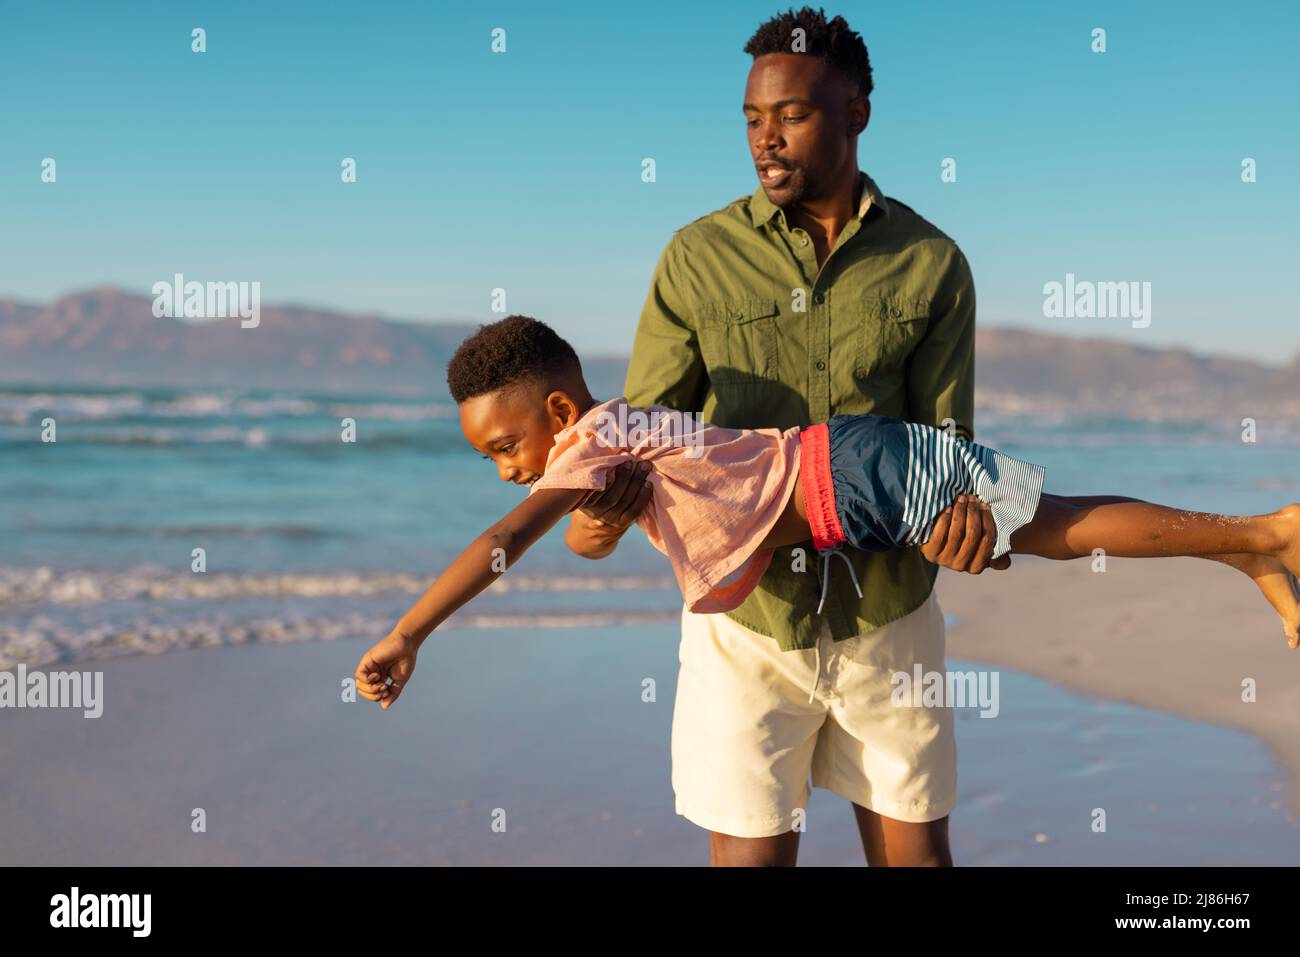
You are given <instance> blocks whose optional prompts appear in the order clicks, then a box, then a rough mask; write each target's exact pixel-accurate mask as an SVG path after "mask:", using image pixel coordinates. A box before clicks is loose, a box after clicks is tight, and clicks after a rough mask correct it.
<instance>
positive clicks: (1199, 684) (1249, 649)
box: [936, 557, 1300, 816]
mask: <svg viewBox="0 0 1300 957" xmlns="http://www.w3.org/2000/svg"><path fill="white" fill-rule="evenodd" d="M1012 561H1013V567H1012V568H1010V569H1007V570H1006V571H1002V572H997V571H992V572H988V571H986V572H985V573H983V574H981V575H978V576H974V575H962V574H958V573H956V572H950V571H948V570H946V569H941V570H940V577H939V579H938V582H937V585H936V587H937V588H938V589H939V598H940V601H941V602H942V604H943V608H944V611H945V612H947V613H949V614H952V615H956V616H957V620H958V621H957V627H954V628H952V629H951V630H950V631H949V641H948V652H949V655H957V656H960V657H963V658H967V659H971V660H974V661H979V662H984V663H987V664H991V665H999V666H1002V667H1006V668H1014V669H1016V670H1017V671H1023V672H1027V673H1028V674H1032V675H1039V676H1041V677H1044V678H1047V679H1049V680H1051V681H1052V682H1054V683H1056V684H1058V685H1060V686H1062V687H1065V688H1069V689H1071V690H1074V691H1078V692H1082V693H1084V694H1089V695H1095V696H1097V697H1102V698H1106V699H1109V700H1112V701H1124V702H1129V703H1132V704H1135V705H1139V706H1141V707H1144V708H1152V709H1156V710H1159V711H1164V712H1166V713H1168V714H1172V715H1178V716H1180V717H1184V718H1191V719H1194V720H1198V721H1208V722H1212V723H1214V724H1218V725H1222V726H1225V727H1230V728H1237V729H1240V730H1242V731H1246V732H1249V733H1250V734H1253V735H1255V736H1256V737H1257V738H1259V739H1260V740H1262V741H1263V742H1265V743H1266V744H1267V745H1268V746H1269V748H1270V749H1271V750H1272V752H1273V753H1274V755H1275V757H1276V759H1277V760H1278V761H1279V763H1280V764H1281V765H1282V766H1283V767H1285V768H1286V770H1287V773H1288V776H1289V783H1288V787H1287V801H1288V803H1289V808H1290V813H1291V814H1292V815H1293V816H1300V741H1298V740H1297V738H1296V734H1295V730H1296V723H1297V720H1300V650H1296V651H1293V650H1291V649H1290V648H1288V647H1287V644H1286V639H1285V638H1284V637H1283V636H1282V628H1281V623H1280V622H1279V620H1278V617H1277V615H1276V614H1275V613H1274V611H1273V609H1272V608H1270V607H1269V605H1268V604H1267V602H1266V601H1265V600H1264V598H1263V597H1262V596H1261V595H1260V593H1259V591H1258V589H1256V587H1255V585H1254V584H1253V583H1252V582H1251V581H1250V579H1248V578H1247V577H1246V576H1245V575H1243V574H1241V573H1240V572H1238V571H1236V570H1235V569H1232V568H1229V567H1227V566H1225V565H1221V564H1219V563H1217V562H1211V561H1206V560H1204V559H1195V558H1170V559H1160V560H1139V559H1124V558H1112V559H1109V560H1108V562H1107V566H1106V568H1107V570H1106V571H1105V572H1102V573H1097V572H1093V571H1092V570H1091V565H1090V563H1089V562H1087V561H1082V560H1080V561H1073V562H1050V561H1046V560H1043V559H1035V558H1032V557H1031V558H1014V557H1013V559H1012ZM1008 622H1012V623H1013V624H1010V625H1009V624H1008ZM1247 678H1251V679H1254V681H1255V686H1256V689H1257V694H1256V700H1255V701H1253V702H1251V703H1246V702H1244V701H1243V700H1242V682H1243V681H1245V680H1246V679H1247Z"/></svg>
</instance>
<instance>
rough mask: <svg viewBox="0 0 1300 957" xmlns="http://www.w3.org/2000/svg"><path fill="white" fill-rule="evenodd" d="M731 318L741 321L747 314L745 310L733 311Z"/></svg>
mask: <svg viewBox="0 0 1300 957" xmlns="http://www.w3.org/2000/svg"><path fill="white" fill-rule="evenodd" d="M731 318H732V319H735V320H736V321H737V322H739V321H740V320H741V319H744V318H745V314H744V313H743V312H733V313H732V314H731Z"/></svg>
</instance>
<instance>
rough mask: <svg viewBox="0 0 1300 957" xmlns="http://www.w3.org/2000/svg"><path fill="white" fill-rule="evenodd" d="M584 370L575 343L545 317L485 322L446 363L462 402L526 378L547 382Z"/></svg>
mask: <svg viewBox="0 0 1300 957" xmlns="http://www.w3.org/2000/svg"><path fill="white" fill-rule="evenodd" d="M575 374H576V375H577V376H579V377H580V376H581V375H582V365H581V363H579V362H578V354H577V353H576V352H574V351H573V347H572V346H571V345H569V344H568V343H567V342H565V341H564V340H563V339H561V338H560V337H559V336H558V335H557V334H556V332H555V330H554V329H552V328H551V327H550V326H548V325H547V324H546V323H544V322H540V321H538V320H537V319H532V318H530V317H528V316H507V317H506V318H504V319H502V320H500V321H498V322H493V323H489V324H488V325H485V326H480V327H479V330H478V332H476V333H474V335H472V336H470V337H469V338H468V339H466V340H465V341H464V342H462V343H461V344H460V346H459V348H457V349H456V352H455V354H454V355H452V357H451V361H450V362H449V363H447V385H448V386H450V387H451V397H452V398H453V399H455V400H456V404H457V405H460V404H461V403H462V402H464V401H465V400H466V399H472V398H474V396H476V395H485V394H487V393H489V392H495V391H497V390H498V389H502V388H505V387H506V386H510V385H516V384H519V383H523V382H530V381H539V382H544V383H548V384H549V383H552V382H557V380H563V379H568V378H570V377H571V376H573V375H575Z"/></svg>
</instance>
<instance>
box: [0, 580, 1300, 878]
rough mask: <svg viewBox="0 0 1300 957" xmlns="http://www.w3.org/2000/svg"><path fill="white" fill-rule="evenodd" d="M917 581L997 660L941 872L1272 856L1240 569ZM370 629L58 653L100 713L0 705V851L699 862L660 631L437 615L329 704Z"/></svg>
mask: <svg viewBox="0 0 1300 957" xmlns="http://www.w3.org/2000/svg"><path fill="white" fill-rule="evenodd" d="M939 589H940V599H941V602H942V604H943V606H944V609H945V611H946V612H947V613H948V614H949V616H950V618H951V619H952V621H951V627H950V631H949V636H950V643H949V649H950V656H949V658H950V668H951V667H952V666H953V664H954V663H963V662H965V663H970V662H977V663H984V664H990V665H994V666H996V667H998V668H999V669H1015V670H1014V671H1007V672H1005V673H1004V674H1003V680H1002V683H1001V692H1000V693H1001V699H1002V703H1001V714H1000V716H999V717H998V719H997V720H991V721H985V720H981V719H980V718H979V717H978V716H977V715H976V714H973V713H971V712H959V715H958V716H959V719H960V722H959V725H958V740H959V756H960V761H961V765H960V767H961V771H960V782H959V783H960V788H961V794H962V800H961V802H960V803H959V806H958V810H957V811H956V812H955V814H954V817H953V825H952V827H953V850H954V855H955V857H956V859H957V861H958V863H964V864H1025V863H1048V864H1068V863H1121V864H1125V863H1132V864H1142V863H1157V864H1174V863H1273V864H1277V863H1288V862H1293V861H1294V860H1295V859H1296V855H1297V854H1298V853H1300V824H1298V823H1297V822H1296V820H1295V819H1294V818H1293V817H1289V816H1288V815H1287V813H1286V808H1285V804H1284V801H1285V800H1289V801H1290V802H1291V804H1292V806H1294V804H1295V794H1296V787H1295V775H1296V770H1297V767H1298V766H1300V749H1297V747H1296V745H1295V744H1294V743H1293V742H1292V741H1291V735H1290V732H1291V730H1292V729H1291V724H1292V720H1293V719H1294V718H1295V716H1296V715H1297V714H1300V657H1297V656H1296V655H1294V654H1292V653H1290V652H1289V650H1288V649H1287V648H1286V646H1285V643H1284V642H1283V640H1282V639H1281V637H1280V634H1279V630H1278V628H1277V627H1276V623H1275V620H1274V617H1273V615H1272V613H1271V612H1270V611H1269V610H1268V609H1267V608H1266V607H1265V605H1264V604H1263V602H1262V600H1261V599H1259V598H1257V597H1256V595H1255V593H1254V589H1253V586H1252V585H1251V584H1250V582H1249V581H1248V580H1247V579H1245V578H1244V577H1242V576H1239V574H1238V573H1236V572H1233V571H1232V570H1230V569H1227V568H1224V567H1221V566H1218V565H1214V564H1212V563H1209V562H1198V561H1195V560H1189V559H1175V560H1170V561H1165V562H1144V563H1143V562H1136V561H1130V562H1123V561H1114V562H1112V563H1111V565H1110V570H1109V571H1108V572H1107V573H1105V574H1097V575H1094V574H1093V573H1091V572H1090V571H1088V567H1087V565H1086V564H1085V563H1081V562H1080V563H1074V564H1071V565H1065V564H1054V563H1048V562H1041V561H1020V560H1017V562H1016V566H1015V567H1014V568H1013V569H1012V570H1011V571H1008V572H1001V573H986V574H984V575H981V576H979V577H978V578H976V577H971V576H959V575H956V574H952V573H948V572H944V573H942V575H941V578H940V581H939ZM366 645H367V642H366V641H364V640H361V639H339V640H332V641H308V642H297V643H290V644H282V645H274V644H249V645H242V646H234V647H219V648H211V649H199V650H188V651H173V652H168V653H166V654H161V655H152V656H141V655H137V656H130V657H123V658H118V659H110V660H104V661H95V662H83V663H81V664H80V666H79V667H81V668H95V669H98V670H102V671H103V672H104V693H105V699H106V700H105V706H104V713H103V715H102V717H100V718H99V719H96V720H87V719H84V718H82V717H81V715H80V713H77V712H70V711H57V710H21V711H7V712H5V713H2V714H0V764H3V766H4V767H5V768H6V772H7V773H6V786H5V788H4V789H3V790H2V791H0V864H19V865H25V864H36V863H46V864H88V865H108V864H118V865H124V864H136V865H149V864H216V865H232V864H243V865H262V864H375V865H382V864H435V865H436V864H473V865H480V864H486V865H510V864H516V865H517V864H524V865H527V864H642V865H682V864H684V865H698V864H704V863H706V861H707V836H706V835H704V833H703V832H702V831H700V830H698V829H697V828H696V827H695V826H694V825H692V824H690V823H689V822H687V821H685V820H684V819H682V818H680V817H677V816H676V815H675V814H674V813H673V797H672V790H671V786H670V779H669V752H668V741H669V730H670V727H671V714H672V701H673V694H674V689H675V678H676V669H677V660H676V658H677V633H676V628H675V627H674V625H673V624H671V623H665V622H657V623H649V624H642V625H631V626H622V627H620V628H617V629H614V630H609V629H602V628H576V629H573V630H570V631H536V630H534V631H531V632H530V631H527V630H523V629H481V630H461V631H448V632H446V633H440V634H439V635H437V636H435V638H434V639H431V642H430V644H428V645H426V646H425V649H424V650H423V651H422V652H421V656H420V661H419V667H418V670H417V673H416V680H415V683H414V684H413V685H412V687H411V688H410V689H409V690H408V692H407V694H406V695H405V696H404V697H403V698H402V700H401V701H400V702H399V704H398V705H397V706H396V707H395V708H394V709H393V710H392V711H390V712H387V713H384V712H380V711H379V710H378V709H377V708H375V706H374V705H371V704H369V703H366V702H358V703H345V702H343V701H342V700H341V681H342V680H343V679H344V678H345V677H346V676H347V675H348V674H349V672H350V670H351V668H352V667H354V666H355V662H356V661H357V659H358V657H359V655H360V653H361V651H362V650H363V649H364V648H365V647H366ZM65 667H78V666H76V665H73V666H65ZM1018 672H1025V673H1027V674H1028V675H1037V676H1041V677H1043V678H1049V679H1051V681H1053V682H1056V683H1058V684H1059V685H1061V686H1064V687H1066V688H1068V689H1073V690H1075V691H1078V692H1084V693H1086V694H1087V695H1093V696H1100V697H1102V698H1104V699H1111V700H1101V701H1098V700H1096V699H1094V698H1082V697H1076V696H1074V695H1071V694H1068V693H1066V692H1062V691H1060V690H1059V689H1058V688H1056V687H1054V686H1053V685H1051V684H1048V683H1047V682H1044V681H1037V680H1034V679H1031V678H1028V677H1024V676H1021V675H1018V674H1017V673H1018ZM1246 676H1250V677H1254V678H1256V679H1257V680H1258V683H1259V701H1258V702H1257V703H1255V704H1250V705H1246V704H1242V703H1241V702H1240V692H1239V688H1240V682H1241V680H1242V678H1243V677H1246ZM646 678H652V679H653V680H654V681H655V684H656V694H655V700H654V701H652V702H647V701H644V700H642V687H643V682H644V680H645V679H646ZM1115 702H1131V703H1132V704H1133V705H1140V706H1142V707H1144V708H1149V709H1158V710H1156V711H1142V710H1139V709H1136V708H1133V707H1131V706H1130V705H1128V704H1120V703H1115ZM1160 712H1168V713H1170V714H1173V715H1179V716H1182V717H1184V718H1190V719H1197V720H1199V721H1209V722H1214V723H1216V724H1219V725H1223V726H1227V727H1228V728H1235V729H1240V731H1246V732H1250V733H1251V734H1253V735H1256V736H1258V738H1259V739H1262V740H1263V741H1265V742H1267V743H1268V745H1270V746H1271V748H1272V751H1273V753H1274V754H1275V755H1276V757H1277V758H1278V759H1280V761H1281V762H1284V764H1285V768H1286V769H1287V772H1289V776H1288V773H1287V772H1284V771H1283V770H1282V768H1281V766H1280V765H1278V764H1277V763H1275V762H1274V761H1273V760H1272V758H1271V757H1270V756H1269V752H1268V749H1266V748H1264V747H1263V746H1261V745H1260V744H1259V743H1258V741H1256V740H1255V739H1254V738H1252V737H1250V736H1248V735H1246V734H1242V733H1239V732H1238V731H1232V730H1224V729H1219V728H1215V727H1213V726H1210V725H1199V724H1192V723H1189V722H1185V721H1180V720H1178V719H1176V718H1171V717H1167V716H1165V715H1163V714H1161V713H1160ZM1094 806H1102V807H1106V808H1108V813H1110V814H1111V815H1112V824H1111V829H1110V833H1109V834H1108V835H1106V839H1105V840H1099V839H1098V836H1097V835H1095V834H1091V833H1089V829H1088V827H1087V821H1088V813H1089V811H1090V809H1091V808H1092V807H1094ZM196 808H201V809H202V810H203V812H204V814H205V815H206V831H204V832H202V833H196V832H194V831H192V830H191V821H192V819H193V814H194V811H195V809H196ZM502 814H504V819H505V822H506V828H505V830H504V831H500V830H496V829H494V827H493V823H494V821H497V820H500V818H501V815H502ZM809 821H810V826H809V831H808V833H806V834H805V835H804V836H803V838H802V843H801V854H800V862H801V863H802V864H813V865H819V864H820V865H835V866H852V865H860V864H861V863H862V853H861V849H860V847H859V846H858V844H857V835H856V831H855V830H854V828H853V824H852V816H851V813H850V810H849V808H848V807H847V805H846V804H845V802H844V801H843V800H842V799H840V798H839V797H838V796H836V795H833V794H830V793H829V792H826V791H822V790H814V791H813V797H812V799H811V801H810V805H809Z"/></svg>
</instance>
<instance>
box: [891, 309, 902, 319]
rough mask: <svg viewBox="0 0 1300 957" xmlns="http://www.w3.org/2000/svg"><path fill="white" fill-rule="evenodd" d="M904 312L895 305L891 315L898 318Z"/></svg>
mask: <svg viewBox="0 0 1300 957" xmlns="http://www.w3.org/2000/svg"><path fill="white" fill-rule="evenodd" d="M902 314H903V310H902V309H900V308H898V306H895V307H894V310H893V312H892V313H891V315H893V317H894V318H895V319H897V318H898V317H899V316H901V315H902Z"/></svg>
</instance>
